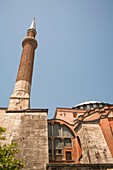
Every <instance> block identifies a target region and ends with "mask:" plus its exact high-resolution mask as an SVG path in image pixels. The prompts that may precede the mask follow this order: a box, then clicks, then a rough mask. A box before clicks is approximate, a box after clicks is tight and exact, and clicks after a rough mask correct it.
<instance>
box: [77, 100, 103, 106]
mask: <svg viewBox="0 0 113 170" xmlns="http://www.w3.org/2000/svg"><path fill="white" fill-rule="evenodd" d="M95 103H103V102H98V101H86V102H82V103H79V104H77V105H75V106H74V107H78V106H82V105H87V104H95Z"/></svg>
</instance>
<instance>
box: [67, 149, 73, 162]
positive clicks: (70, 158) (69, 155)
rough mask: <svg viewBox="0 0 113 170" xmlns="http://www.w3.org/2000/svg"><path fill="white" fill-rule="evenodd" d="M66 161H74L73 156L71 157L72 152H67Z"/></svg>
mask: <svg viewBox="0 0 113 170" xmlns="http://www.w3.org/2000/svg"><path fill="white" fill-rule="evenodd" d="M66 160H68V161H69V160H72V156H71V152H70V151H67V152H66Z"/></svg>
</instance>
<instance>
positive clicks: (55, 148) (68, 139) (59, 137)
mask: <svg viewBox="0 0 113 170" xmlns="http://www.w3.org/2000/svg"><path fill="white" fill-rule="evenodd" d="M48 137H49V141H48V143H49V160H50V162H55V161H67V160H68V161H72V150H73V147H72V146H74V145H73V140H74V138H75V134H74V133H73V131H72V130H71V129H70V128H69V127H68V126H67V125H66V124H63V123H62V124H60V122H52V121H51V122H49V123H48Z"/></svg>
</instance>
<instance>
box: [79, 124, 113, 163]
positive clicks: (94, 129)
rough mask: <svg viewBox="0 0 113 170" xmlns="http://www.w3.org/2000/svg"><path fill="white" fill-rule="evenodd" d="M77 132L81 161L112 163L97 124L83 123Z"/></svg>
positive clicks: (112, 160) (112, 159)
mask: <svg viewBox="0 0 113 170" xmlns="http://www.w3.org/2000/svg"><path fill="white" fill-rule="evenodd" d="M77 134H78V136H79V138H80V141H81V147H82V158H81V160H80V162H81V163H100V164H101V163H107V164H108V163H113V158H112V155H111V153H110V150H109V148H108V146H107V143H106V140H105V138H104V135H103V133H102V131H101V128H100V126H99V124H83V125H82V127H81V129H80V130H79V131H78V133H77Z"/></svg>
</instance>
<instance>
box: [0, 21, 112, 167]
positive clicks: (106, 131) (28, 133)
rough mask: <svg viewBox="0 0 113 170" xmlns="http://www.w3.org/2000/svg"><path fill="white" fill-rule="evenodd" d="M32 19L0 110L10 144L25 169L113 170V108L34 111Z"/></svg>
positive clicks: (89, 105)
mask: <svg viewBox="0 0 113 170" xmlns="http://www.w3.org/2000/svg"><path fill="white" fill-rule="evenodd" d="M36 33H37V32H36V24H35V19H34V20H33V22H32V24H31V26H30V28H29V29H28V30H27V36H25V38H24V40H23V42H22V47H23V50H22V55H21V60H20V65H19V69H18V74H17V78H16V82H15V86H14V91H13V93H12V95H11V96H10V100H9V106H8V108H3V107H0V126H2V127H6V129H7V131H6V140H5V141H4V142H5V143H6V144H9V143H11V142H16V143H17V146H18V148H19V151H20V152H19V154H18V157H21V158H22V159H23V160H24V162H25V168H24V170H110V169H112V170H113V104H109V103H102V102H98V101H87V102H84V103H80V104H78V105H76V106H73V107H72V108H56V111H55V114H54V118H53V119H47V115H48V109H45V108H43V109H39V108H37V109H32V108H30V92H31V84H32V74H33V64H34V57H35V50H36V48H37V47H38V42H37V40H36V38H35V36H36Z"/></svg>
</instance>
